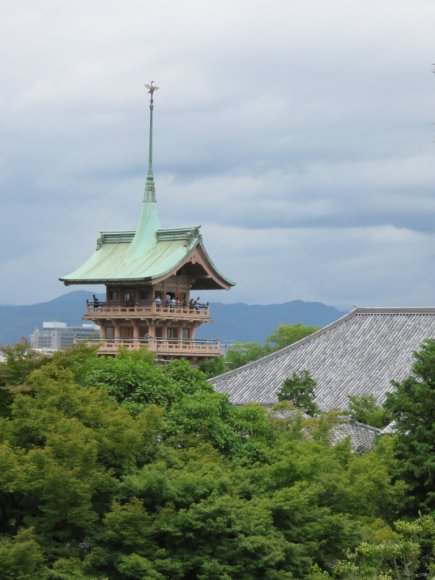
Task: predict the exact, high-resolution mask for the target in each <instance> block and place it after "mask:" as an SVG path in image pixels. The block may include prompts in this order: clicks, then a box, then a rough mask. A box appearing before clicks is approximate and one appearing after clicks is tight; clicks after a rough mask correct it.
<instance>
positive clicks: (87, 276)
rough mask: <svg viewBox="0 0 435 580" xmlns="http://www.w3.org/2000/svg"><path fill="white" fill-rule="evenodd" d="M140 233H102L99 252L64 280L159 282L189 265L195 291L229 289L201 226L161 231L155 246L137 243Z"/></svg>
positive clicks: (80, 281) (229, 282) (98, 244)
mask: <svg viewBox="0 0 435 580" xmlns="http://www.w3.org/2000/svg"><path fill="white" fill-rule="evenodd" d="M135 235H136V232H102V233H101V236H100V238H99V239H98V241H97V249H96V250H95V252H94V253H93V254H92V256H91V257H90V258H89V259H88V260H87V261H86V262H85V263H84V264H83V265H82V266H80V268H78V269H77V270H75V271H74V272H72V273H71V274H68V275H67V276H64V277H63V278H60V280H61V281H62V282H64V283H65V284H66V285H69V284H108V283H112V284H113V283H124V284H125V283H131V282H133V283H134V282H137V283H140V282H152V281H153V282H158V281H159V280H164V279H165V278H167V277H169V276H171V275H172V274H175V273H176V272H177V271H178V270H179V269H180V268H182V267H183V266H185V267H186V268H189V272H190V273H192V274H193V275H194V277H197V281H196V283H195V284H194V285H193V289H198V290H207V289H228V288H230V287H231V286H233V282H231V281H229V280H228V279H226V278H224V277H223V276H222V275H221V274H220V273H219V272H218V271H217V270H216V268H215V266H214V264H213V263H212V261H211V260H210V258H209V256H208V254H207V252H206V250H205V248H204V245H203V243H202V237H201V235H200V232H199V227H190V228H176V229H159V230H157V231H156V232H155V239H154V243H147V244H143V247H142V248H141V247H140V245H139V246H138V245H137V244H136V245H135V244H133V241H134V240H135Z"/></svg>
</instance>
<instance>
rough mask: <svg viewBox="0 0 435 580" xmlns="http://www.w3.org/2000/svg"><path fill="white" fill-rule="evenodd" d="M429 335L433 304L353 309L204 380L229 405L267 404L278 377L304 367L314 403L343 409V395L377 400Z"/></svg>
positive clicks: (434, 326) (433, 330) (434, 330)
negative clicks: (225, 396)
mask: <svg viewBox="0 0 435 580" xmlns="http://www.w3.org/2000/svg"><path fill="white" fill-rule="evenodd" d="M428 338H435V308H355V309H354V310H352V311H351V312H350V313H348V314H346V315H345V316H343V317H342V318H340V319H339V320H337V321H335V322H333V323H332V324H329V325H328V326H325V327H324V328H322V329H321V330H319V331H318V332H315V333H314V334H311V335H310V336H308V337H306V338H303V339H302V340H300V341H298V342H296V343H294V344H292V345H290V346H287V347H285V348H283V349H281V350H278V351H276V352H274V353H273V354H270V355H268V356H266V357H263V358H261V359H258V360H256V361H254V362H252V363H249V364H247V365H245V366H243V367H240V368H238V369H235V370H234V371H230V372H228V373H225V374H223V375H219V376H217V377H214V378H212V379H210V383H212V384H213V385H214V386H215V388H216V390H217V391H220V392H225V393H228V394H229V396H230V401H231V402H232V403H234V404H244V403H248V402H257V403H260V404H263V405H272V404H274V403H276V402H277V391H278V390H279V389H280V387H281V385H282V383H283V381H284V380H285V379H286V378H288V377H290V376H291V375H292V374H293V373H294V372H295V371H302V370H305V369H307V370H309V371H310V373H311V375H312V377H313V378H314V379H315V381H316V382H317V387H316V399H315V400H316V403H317V404H318V405H319V407H320V408H321V409H322V410H324V411H327V410H330V409H346V408H347V406H348V396H349V395H354V396H362V395H373V396H374V397H375V399H376V401H377V403H378V404H380V403H382V402H383V401H384V399H385V395H386V393H387V392H388V391H391V390H392V386H391V381H392V380H396V381H400V380H402V379H403V378H405V377H406V376H407V375H408V373H409V372H410V370H411V365H412V362H413V353H414V352H415V351H417V350H419V349H420V346H421V344H422V342H423V341H424V340H426V339H428Z"/></svg>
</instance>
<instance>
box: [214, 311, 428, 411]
mask: <svg viewBox="0 0 435 580" xmlns="http://www.w3.org/2000/svg"><path fill="white" fill-rule="evenodd" d="M366 314H435V307H403V308H401V307H384V306H381V307H376V306H368V307H363V306H355V307H354V308H353V309H352V310H351V311H350V312H347V313H346V314H344V315H343V316H341V317H340V318H338V319H337V320H334V322H331V323H330V324H327V325H326V326H324V327H323V328H321V329H320V330H317V331H316V332H313V333H312V334H310V335H308V336H306V337H304V338H301V339H300V340H298V341H297V342H294V343H292V344H289V345H288V346H285V347H284V348H281V349H279V350H277V351H275V352H272V353H271V354H269V355H266V356H263V357H261V358H259V359H257V360H254V361H252V362H249V363H247V364H246V365H243V366H241V367H239V368H237V369H234V370H232V371H227V372H226V373H223V374H221V375H217V376H215V377H212V378H211V379H209V382H210V383H214V381H216V380H220V379H224V378H226V377H228V376H231V375H232V376H237V375H238V374H239V373H240V372H244V371H245V370H246V369H249V368H255V366H257V365H260V364H263V363H264V362H265V361H269V360H273V359H274V358H278V357H280V356H283V355H284V354H286V353H288V352H290V351H292V350H296V349H298V348H299V347H300V346H302V345H304V344H306V343H307V342H309V341H311V340H315V339H316V338H317V337H318V336H320V335H322V334H325V333H327V332H329V331H330V330H332V329H333V328H335V327H336V326H339V325H341V324H343V323H345V322H347V321H348V320H349V319H350V318H353V317H354V316H360V315H366ZM260 404H261V403H260Z"/></svg>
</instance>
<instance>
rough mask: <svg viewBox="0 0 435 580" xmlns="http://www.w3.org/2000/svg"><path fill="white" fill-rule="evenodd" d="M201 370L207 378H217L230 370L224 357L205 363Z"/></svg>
mask: <svg viewBox="0 0 435 580" xmlns="http://www.w3.org/2000/svg"><path fill="white" fill-rule="evenodd" d="M199 368H200V370H201V371H202V372H203V373H204V374H205V376H206V377H207V378H211V377H216V376H217V375H221V374H223V373H225V372H226V371H227V370H229V369H228V368H227V366H226V364H225V359H224V357H222V356H219V357H216V358H213V359H211V360H208V361H206V362H203V363H202V364H201V365H200V367H199Z"/></svg>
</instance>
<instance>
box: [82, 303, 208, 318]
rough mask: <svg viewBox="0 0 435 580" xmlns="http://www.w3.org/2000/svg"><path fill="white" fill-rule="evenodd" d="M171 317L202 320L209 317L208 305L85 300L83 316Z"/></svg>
mask: <svg viewBox="0 0 435 580" xmlns="http://www.w3.org/2000/svg"><path fill="white" fill-rule="evenodd" d="M134 316H136V317H137V318H150V317H152V318H173V319H175V318H176V319H185V320H192V319H193V320H202V321H203V322H206V321H207V320H208V319H209V318H210V306H209V305H208V304H198V305H196V306H195V307H193V308H192V307H191V306H190V305H189V304H180V303H177V304H161V305H159V304H156V303H155V302H140V303H136V304H111V303H110V302H97V303H95V302H87V303H86V313H85V315H84V316H83V318H87V319H89V320H96V319H99V318H126V317H128V318H130V317H134Z"/></svg>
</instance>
